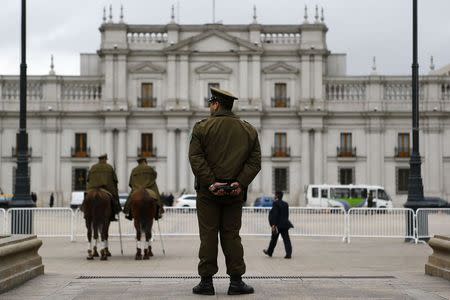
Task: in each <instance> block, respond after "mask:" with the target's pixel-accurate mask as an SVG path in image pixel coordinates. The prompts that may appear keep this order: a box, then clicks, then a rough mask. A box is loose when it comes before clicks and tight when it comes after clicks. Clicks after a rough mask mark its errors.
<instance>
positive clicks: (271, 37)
mask: <svg viewBox="0 0 450 300" xmlns="http://www.w3.org/2000/svg"><path fill="white" fill-rule="evenodd" d="M260 41H261V43H266V44H300V41H301V35H300V33H261V38H260Z"/></svg>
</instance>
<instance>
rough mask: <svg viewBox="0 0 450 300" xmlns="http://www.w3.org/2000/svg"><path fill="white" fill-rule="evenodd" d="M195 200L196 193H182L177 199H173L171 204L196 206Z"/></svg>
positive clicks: (175, 205)
mask: <svg viewBox="0 0 450 300" xmlns="http://www.w3.org/2000/svg"><path fill="white" fill-rule="evenodd" d="M196 200H197V195H196V194H184V195H181V196H180V197H179V198H178V199H177V200H175V203H174V204H173V206H174V207H192V208H196V207H197V205H196Z"/></svg>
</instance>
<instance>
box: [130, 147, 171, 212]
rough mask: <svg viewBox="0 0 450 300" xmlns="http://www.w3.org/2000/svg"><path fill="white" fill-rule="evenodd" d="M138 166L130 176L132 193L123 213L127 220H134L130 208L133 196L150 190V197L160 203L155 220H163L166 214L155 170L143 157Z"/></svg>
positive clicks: (139, 159) (138, 160) (140, 158)
mask: <svg viewBox="0 0 450 300" xmlns="http://www.w3.org/2000/svg"><path fill="white" fill-rule="evenodd" d="M137 162H138V165H137V166H136V167H135V168H134V169H133V170H132V171H131V175H130V183H129V186H130V188H131V193H130V195H129V196H128V199H127V202H125V206H124V207H123V212H124V214H125V218H127V219H128V220H131V219H133V216H132V215H131V207H130V202H131V201H130V199H131V195H132V194H133V193H134V192H135V191H136V190H138V189H140V188H145V189H147V190H148V192H149V194H150V196H151V197H152V198H155V199H156V200H157V201H158V204H157V210H156V211H157V214H156V216H155V220H158V219H160V218H161V215H162V214H163V213H164V208H163V203H162V201H161V195H160V194H159V189H158V185H157V184H156V177H157V175H158V174H157V173H156V171H155V169H153V168H152V167H150V166H149V165H148V163H147V158H146V157H144V156H141V157H139V158H138V159H137Z"/></svg>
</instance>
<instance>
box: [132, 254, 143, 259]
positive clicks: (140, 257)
mask: <svg viewBox="0 0 450 300" xmlns="http://www.w3.org/2000/svg"><path fill="white" fill-rule="evenodd" d="M134 259H135V260H142V254H136V255H135V256H134Z"/></svg>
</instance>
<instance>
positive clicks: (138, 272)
mask: <svg viewBox="0 0 450 300" xmlns="http://www.w3.org/2000/svg"><path fill="white" fill-rule="evenodd" d="M268 241H269V238H268V237H263V236H258V237H255V236H245V237H243V243H244V248H245V258H246V263H247V273H246V276H247V277H248V278H246V279H245V281H246V282H248V283H249V284H251V285H253V286H254V288H255V290H256V293H255V294H254V295H247V296H227V295H226V291H227V288H228V279H227V278H226V273H225V266H224V257H223V255H222V254H221V253H220V255H219V268H220V270H219V274H217V275H218V278H217V279H215V288H216V296H215V297H211V296H209V297H208V296H197V295H193V294H192V293H191V289H192V287H193V286H194V285H195V284H197V282H198V280H199V279H198V278H197V273H196V268H197V249H198V245H199V241H198V237H196V236H178V237H177V236H171V237H165V238H164V245H165V249H166V256H163V253H162V248H161V243H160V240H159V239H158V238H157V239H156V240H155V241H154V242H153V249H154V254H155V256H154V257H153V258H151V259H150V260H149V261H135V260H134V259H133V255H134V247H135V243H134V241H133V239H132V238H129V237H127V238H126V239H124V256H121V255H120V248H119V242H118V239H117V238H113V239H112V241H111V243H110V244H111V245H110V248H111V251H112V254H113V257H111V259H110V260H109V261H106V262H103V261H99V260H95V261H87V260H86V259H85V256H86V249H87V243H86V242H84V241H82V240H81V239H78V240H77V241H76V242H73V243H71V242H70V241H68V240H67V239H66V238H65V239H62V238H44V239H43V242H44V244H43V246H42V248H41V250H40V254H41V256H42V257H43V263H44V265H45V275H43V276H40V277H38V278H35V279H33V280H31V281H29V282H27V283H26V284H24V285H23V286H21V287H19V288H17V289H14V290H11V291H9V292H7V293H5V294H2V295H0V299H17V300H18V299H108V300H112V299H126V298H128V299H197V298H209V299H214V298H218V299H225V298H227V299H228V298H230V297H232V298H245V299H339V298H340V299H349V298H352V299H449V298H450V283H449V282H448V281H446V280H443V279H440V278H435V277H430V276H426V275H424V264H425V262H426V260H427V258H428V255H430V254H431V248H429V247H428V245H425V244H419V245H415V244H412V243H404V242H403V241H402V240H399V239H357V238H354V239H352V242H351V243H350V244H346V243H343V242H342V241H341V240H340V239H333V238H301V237H294V238H293V246H294V252H293V259H291V260H287V259H284V258H283V256H284V249H283V245H282V242H281V241H280V242H279V245H278V247H277V248H276V250H275V253H274V257H272V258H269V257H266V256H264V255H263V253H262V249H263V248H265V247H267V244H268Z"/></svg>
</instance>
